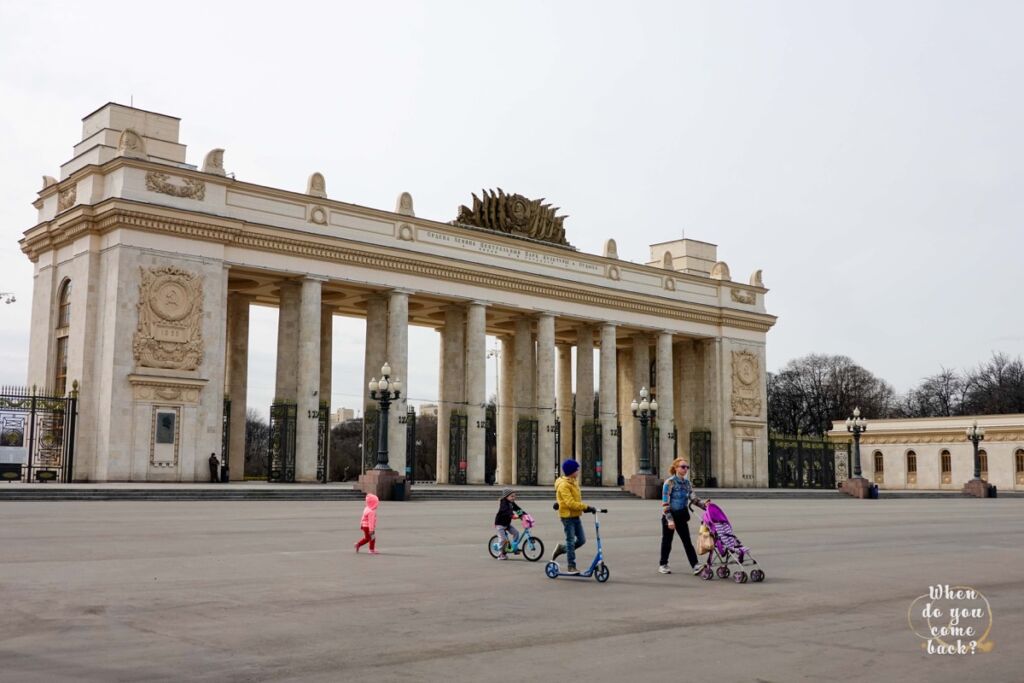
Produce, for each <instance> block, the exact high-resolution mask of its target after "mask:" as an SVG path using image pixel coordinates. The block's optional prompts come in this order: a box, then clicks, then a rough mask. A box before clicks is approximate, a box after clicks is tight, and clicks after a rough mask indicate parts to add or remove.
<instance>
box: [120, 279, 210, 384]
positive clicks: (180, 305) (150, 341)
mask: <svg viewBox="0 0 1024 683" xmlns="http://www.w3.org/2000/svg"><path fill="white" fill-rule="evenodd" d="M141 271H142V273H141V276H142V280H141V282H140V283H139V305H138V308H139V326H138V329H137V330H136V332H135V339H134V342H133V344H132V350H133V351H134V353H135V360H136V362H137V363H138V364H139V366H141V367H145V368H167V369H171V370H195V369H196V368H198V367H199V364H200V363H202V362H203V333H202V318H203V282H202V279H201V278H200V276H199V275H197V274H195V273H189V272H188V271H185V270H182V269H180V268H177V267H175V266H164V267H160V268H142V269H141Z"/></svg>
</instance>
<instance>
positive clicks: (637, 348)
mask: <svg viewBox="0 0 1024 683" xmlns="http://www.w3.org/2000/svg"><path fill="white" fill-rule="evenodd" d="M633 387H634V388H633V395H632V396H630V398H629V400H630V403H632V401H633V399H636V400H637V401H639V400H640V390H641V389H647V390H648V391H650V389H651V337H650V335H648V334H647V333H646V332H640V333H638V334H635V335H633ZM629 417H630V420H631V421H632V425H633V429H632V430H631V434H632V437H633V438H632V441H630V442H629V443H630V449H631V450H632V452H633V460H634V462H635V463H636V467H635V469H634V470H633V474H636V473H637V472H639V471H640V421H639V420H637V419H636V418H635V417H633V416H632V415H630V416H629ZM651 450H652V451H653V448H652V449H651ZM651 464H652V466H653V467H654V468H657V467H658V463H651ZM659 472H660V470H659Z"/></svg>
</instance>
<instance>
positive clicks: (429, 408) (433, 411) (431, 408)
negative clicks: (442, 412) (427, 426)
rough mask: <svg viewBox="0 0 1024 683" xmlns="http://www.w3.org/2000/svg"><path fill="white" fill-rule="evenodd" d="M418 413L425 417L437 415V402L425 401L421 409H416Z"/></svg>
mask: <svg viewBox="0 0 1024 683" xmlns="http://www.w3.org/2000/svg"><path fill="white" fill-rule="evenodd" d="M416 414H417V415H419V416H420V417H424V416H427V415H430V416H432V417H437V404H436V403H423V404H421V405H420V407H419V410H417V411H416Z"/></svg>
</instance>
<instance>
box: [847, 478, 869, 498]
mask: <svg viewBox="0 0 1024 683" xmlns="http://www.w3.org/2000/svg"><path fill="white" fill-rule="evenodd" d="M873 489H874V484H872V483H871V482H870V481H868V480H867V479H865V478H864V477H851V478H850V479H847V480H846V481H844V482H843V483H842V485H841V486H840V487H839V490H840V491H842V492H843V493H845V494H846V495H848V496H853V497H854V498H871V497H872V491H873Z"/></svg>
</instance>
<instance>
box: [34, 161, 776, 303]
mask: <svg viewBox="0 0 1024 683" xmlns="http://www.w3.org/2000/svg"><path fill="white" fill-rule="evenodd" d="M122 167H128V168H139V169H142V170H148V171H156V172H159V173H171V174H173V175H175V176H179V177H181V178H191V179H194V180H202V181H204V182H206V183H210V184H215V185H221V186H223V187H225V188H227V189H230V190H235V191H238V192H247V193H250V194H255V195H259V196H263V197H271V198H275V199H280V200H284V201H289V202H295V203H300V204H316V205H317V206H323V207H325V208H329V209H333V210H336V211H342V212H346V213H349V214H354V215H356V216H360V217H364V218H370V219H377V220H384V221H389V222H393V223H396V224H397V223H407V224H409V225H414V226H418V227H421V228H429V229H434V230H437V229H441V230H445V231H449V232H456V233H460V234H463V235H465V236H467V237H468V236H475V237H480V236H486V238H487V239H488V240H493V241H496V242H499V243H503V244H506V245H509V246H514V247H520V248H522V247H523V246H524V245H529V247H530V248H531V249H537V250H540V251H543V252H546V253H549V254H553V255H556V256H565V255H566V254H572V257H573V258H578V259H581V260H584V261H590V262H592V263H597V264H600V265H602V266H609V265H614V266H616V267H618V268H620V269H621V268H622V267H624V265H625V266H628V268H629V269H630V270H635V271H638V272H641V273H644V274H647V275H653V276H657V277H670V278H672V279H673V280H675V281H676V282H690V283H694V284H699V285H703V286H705V287H714V288H715V289H719V288H721V287H733V288H735V289H739V290H744V291H749V292H757V293H760V294H766V293H767V292H768V291H769V290H768V289H767V288H766V287H758V286H756V285H751V284H747V283H743V282H734V281H732V280H716V279H714V278H709V277H701V276H699V275H694V274H692V273H682V272H679V271H674V270H666V269H664V268H659V267H657V266H650V265H647V264H644V263H633V262H631V261H621V260H619V259H613V258H608V257H605V256H599V255H597V254H588V253H585V252H581V251H576V250H574V249H568V248H565V247H560V246H556V245H551V244H548V243H546V242H542V241H538V240H521V239H516V238H514V237H508V236H506V235H503V234H502V233H499V232H492V231H489V230H482V229H476V228H469V227H463V226H460V225H452V224H450V223H444V222H440V221H434V220H430V219H427V218H420V217H416V216H407V215H404V214H399V213H395V212H393V211H386V210H383V209H376V208H373V207H369V206H363V205H361V204H351V203H349V202H342V201H339V200H336V199H329V198H323V197H314V196H311V195H308V194H306V193H304V192H295V191H291V190H283V189H280V188H276V187H270V186H268V185H259V184H257V183H251V182H247V181H244V180H235V179H232V178H228V177H225V176H222V175H219V174H213V173H203V172H202V171H199V170H197V169H194V168H183V167H180V166H174V165H170V164H161V163H157V162H154V161H148V160H143V159H134V158H131V157H115V158H114V159H111V160H110V161H107V162H105V163H103V164H89V165H86V166H83V167H82V168H79V169H77V170H76V171H75V172H74V173H72V174H71V175H70V176H68V177H67V178H65V179H64V180H62V181H60V182H58V183H57V184H55V185H50V186H49V187H45V188H43V189H42V190H40V191H39V193H38V195H39V199H44V198H46V197H48V196H50V195H51V194H54V193H56V192H59V191H60V190H62V189H64V188H66V187H69V186H70V185H72V184H75V183H77V182H78V181H79V180H81V179H82V178H84V177H86V176H89V175H91V174H94V173H95V174H99V175H107V174H109V173H111V172H113V171H115V170H117V169H119V168H122ZM146 206H159V205H149V204H147V205H146ZM160 208H165V207H160ZM268 227H273V226H268ZM26 234H27V233H26Z"/></svg>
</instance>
